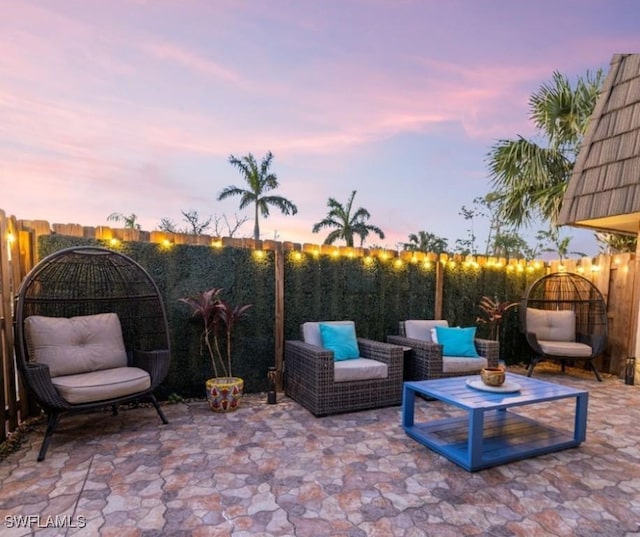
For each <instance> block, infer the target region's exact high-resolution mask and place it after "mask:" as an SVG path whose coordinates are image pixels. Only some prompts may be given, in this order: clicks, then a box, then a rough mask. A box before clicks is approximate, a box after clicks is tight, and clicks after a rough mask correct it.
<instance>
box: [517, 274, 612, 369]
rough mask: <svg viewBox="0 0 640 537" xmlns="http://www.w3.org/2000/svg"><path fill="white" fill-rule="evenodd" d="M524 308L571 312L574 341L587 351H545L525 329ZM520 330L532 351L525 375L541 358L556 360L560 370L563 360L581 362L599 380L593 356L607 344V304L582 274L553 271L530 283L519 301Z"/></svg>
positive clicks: (600, 352)
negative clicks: (565, 353)
mask: <svg viewBox="0 0 640 537" xmlns="http://www.w3.org/2000/svg"><path fill="white" fill-rule="evenodd" d="M527 308H537V309H543V310H572V311H574V312H575V319H576V341H577V342H579V343H585V344H587V345H589V346H590V347H591V354H590V355H589V356H584V357H576V356H558V355H551V354H545V352H544V351H543V350H542V348H541V347H540V345H539V343H538V338H537V337H536V334H535V333H533V332H531V331H529V330H528V329H527V315H526V312H527ZM520 330H521V332H522V333H523V334H524V335H525V337H526V339H527V343H528V344H529V346H530V347H531V349H532V351H533V353H534V354H533V356H532V357H531V359H530V360H529V366H528V368H527V376H528V377H530V376H531V375H532V373H533V370H534V368H535V367H536V365H537V364H538V363H539V362H542V361H555V362H559V363H560V365H561V368H562V371H563V372H565V364H567V363H574V362H584V363H585V365H586V366H587V367H588V368H589V369H591V370H592V371H593V373H594V375H595V376H596V379H598V381H602V378H601V376H600V373H599V372H598V369H597V367H596V365H595V359H596V358H598V357H599V356H600V355H601V354H603V353H604V351H605V349H606V346H607V337H608V316H607V305H606V302H605V299H604V297H603V295H602V293H600V291H599V290H598V288H597V287H596V286H595V285H594V284H593V283H591V282H590V281H589V280H588V279H587V278H585V277H584V276H581V275H580V274H575V273H573V272H553V273H551V274H547V275H545V276H542V277H541V278H539V279H537V280H536V281H535V282H533V283H532V284H531V286H530V287H529V289H527V291H526V293H525V294H524V296H523V298H522V301H521V304H520Z"/></svg>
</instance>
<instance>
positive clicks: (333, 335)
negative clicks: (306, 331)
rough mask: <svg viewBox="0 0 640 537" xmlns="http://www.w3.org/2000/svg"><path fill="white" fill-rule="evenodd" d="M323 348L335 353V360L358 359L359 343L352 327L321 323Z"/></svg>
mask: <svg viewBox="0 0 640 537" xmlns="http://www.w3.org/2000/svg"><path fill="white" fill-rule="evenodd" d="M320 337H321V338H322V346H323V347H324V348H325V349H329V350H332V351H333V358H334V360H336V361H337V362H338V361H341V360H350V359H352V358H358V356H360V351H359V350H358V341H357V339H356V331H355V329H354V327H353V326H352V325H343V324H323V323H320Z"/></svg>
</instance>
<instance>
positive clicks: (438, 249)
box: [404, 231, 448, 254]
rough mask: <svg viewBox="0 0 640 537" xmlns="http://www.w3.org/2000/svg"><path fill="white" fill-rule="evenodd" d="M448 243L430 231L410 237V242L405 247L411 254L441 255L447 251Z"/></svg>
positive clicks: (419, 232) (413, 234) (420, 232)
mask: <svg viewBox="0 0 640 537" xmlns="http://www.w3.org/2000/svg"><path fill="white" fill-rule="evenodd" d="M447 247H448V241H447V239H445V238H443V237H438V236H437V235H435V234H433V233H429V232H428V231H418V233H417V234H416V233H411V234H410V235H409V242H408V243H407V244H405V245H404V249H405V250H409V251H410V252H425V253H429V252H432V253H434V254H441V253H443V252H445V251H446V250H447Z"/></svg>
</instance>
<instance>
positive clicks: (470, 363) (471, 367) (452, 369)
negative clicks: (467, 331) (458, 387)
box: [442, 356, 489, 373]
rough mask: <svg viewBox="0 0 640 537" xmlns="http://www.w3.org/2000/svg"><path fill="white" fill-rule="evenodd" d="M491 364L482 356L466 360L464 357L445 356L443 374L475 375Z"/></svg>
mask: <svg viewBox="0 0 640 537" xmlns="http://www.w3.org/2000/svg"><path fill="white" fill-rule="evenodd" d="M488 366H489V362H488V361H487V359H486V358H483V357H482V356H481V357H480V358H466V357H463V356H460V357H458V356H443V357H442V372H443V373H475V372H477V371H480V370H481V369H482V368H484V367H488Z"/></svg>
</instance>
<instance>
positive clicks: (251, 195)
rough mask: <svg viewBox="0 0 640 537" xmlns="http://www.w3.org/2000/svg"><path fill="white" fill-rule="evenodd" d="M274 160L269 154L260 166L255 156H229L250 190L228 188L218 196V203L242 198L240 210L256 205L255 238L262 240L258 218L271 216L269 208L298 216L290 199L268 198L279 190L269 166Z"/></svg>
mask: <svg viewBox="0 0 640 537" xmlns="http://www.w3.org/2000/svg"><path fill="white" fill-rule="evenodd" d="M272 160H273V154H272V153H271V151H269V152H267V154H266V155H265V157H264V158H263V159H262V162H260V166H258V163H257V162H256V159H255V158H254V156H253V155H252V154H251V153H249V154H248V155H246V156H244V157H241V158H236V157H234V156H233V155H230V156H229V162H230V163H231V164H232V165H233V166H235V167H236V168H238V170H239V171H240V173H241V174H242V176H243V177H244V179H245V181H246V182H247V184H248V185H249V189H244V188H240V187H237V186H233V185H232V186H228V187H226V188H225V189H224V190H223V191H222V192H220V194H219V195H218V201H222V200H223V199H226V198H228V197H231V196H240V197H241V199H240V209H244V208H245V207H247V206H248V205H249V204H251V203H253V204H255V220H254V227H253V238H254V239H255V240H256V241H258V240H260V224H259V222H258V216H259V214H261V215H262V216H263V217H264V218H267V217H268V216H269V206H270V205H273V206H275V207H277V208H278V209H280V211H281V212H282V213H283V214H285V215H289V214H296V213H297V212H298V208H297V207H296V206H295V205H294V204H293V203H292V202H291V201H289V200H288V199H286V198H283V197H281V196H267V195H266V194H267V192H270V191H271V190H275V189H276V188H278V178H277V177H276V174H275V173H272V172H270V171H269V166H270V165H271V161H272Z"/></svg>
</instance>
